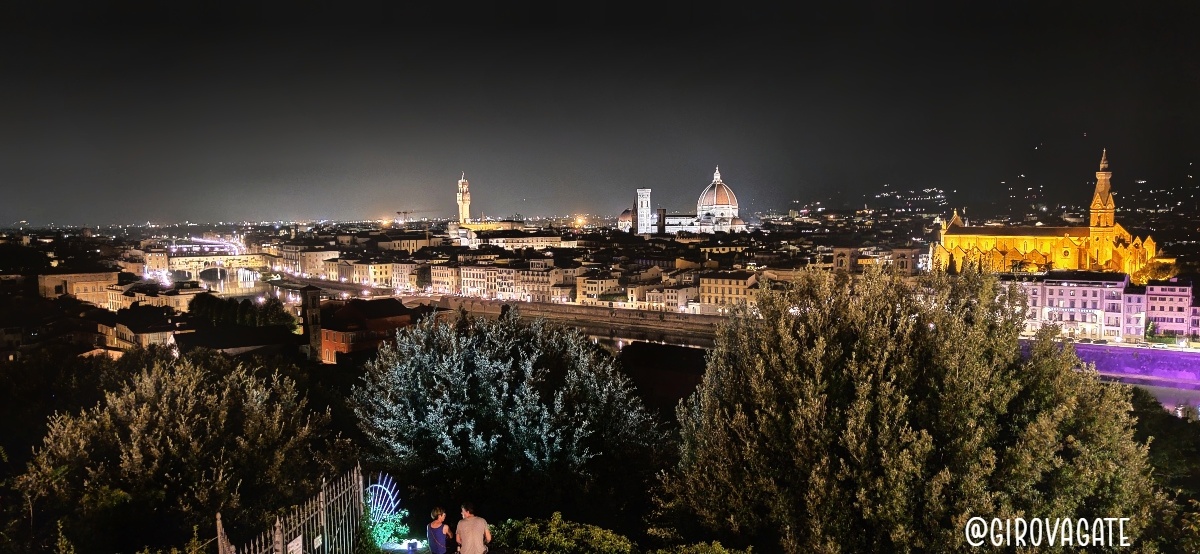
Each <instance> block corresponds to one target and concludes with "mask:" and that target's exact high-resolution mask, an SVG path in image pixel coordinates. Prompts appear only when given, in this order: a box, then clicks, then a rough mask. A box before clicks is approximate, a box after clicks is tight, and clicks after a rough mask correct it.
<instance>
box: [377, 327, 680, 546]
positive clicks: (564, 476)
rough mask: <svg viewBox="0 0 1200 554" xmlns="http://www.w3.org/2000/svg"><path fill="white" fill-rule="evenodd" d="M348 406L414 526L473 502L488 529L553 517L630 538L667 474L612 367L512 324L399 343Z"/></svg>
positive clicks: (579, 347) (660, 437)
mask: <svg viewBox="0 0 1200 554" xmlns="http://www.w3.org/2000/svg"><path fill="white" fill-rule="evenodd" d="M355 405H356V407H357V408H356V412H357V414H358V418H359V423H360V425H361V426H362V429H363V432H364V434H365V435H366V436H367V437H368V438H369V440H370V441H371V443H372V445H373V446H374V447H375V448H376V449H377V452H378V453H379V461H380V463H382V464H384V465H385V467H387V468H388V469H389V470H390V471H393V472H395V475H396V476H397V481H398V482H400V483H406V484H408V485H409V487H410V488H409V492H410V497H411V500H412V504H411V505H412V506H414V509H413V513H424V512H426V511H427V509H428V508H427V507H428V506H432V505H435V504H440V505H443V506H455V505H456V503H457V502H461V501H463V500H465V499H468V498H470V499H472V500H474V501H475V502H476V503H477V504H478V505H479V506H480V507H481V510H480V513H481V515H484V516H490V515H492V514H495V513H497V512H499V511H500V510H502V511H503V513H505V514H529V515H534V516H541V517H546V516H549V515H550V513H551V512H553V511H562V512H563V513H566V514H568V515H570V517H572V518H574V519H582V520H584V521H591V522H595V523H598V524H601V525H605V526H610V527H615V528H618V529H631V528H637V527H639V526H640V520H641V518H642V515H643V513H644V511H645V507H646V506H647V505H648V495H647V491H648V490H649V489H650V488H651V484H652V483H653V476H654V472H655V471H657V470H658V469H659V468H661V467H664V465H665V462H664V460H663V459H662V452H663V451H664V450H665V449H664V446H665V445H666V443H665V433H664V432H662V431H661V430H660V429H659V425H658V424H657V423H656V422H655V421H654V419H653V418H652V417H651V415H650V414H649V413H648V412H647V411H646V409H645V407H644V405H643V403H642V401H641V400H640V399H639V398H638V397H637V396H636V395H635V393H634V391H633V389H632V387H631V385H630V384H629V382H628V379H627V378H625V377H624V376H623V375H622V374H621V373H620V372H619V371H618V370H617V369H616V368H615V367H614V362H613V359H612V357H611V355H609V354H608V352H607V351H604V350H602V349H600V348H597V347H595V346H594V345H592V344H591V343H590V342H589V341H588V340H587V339H586V337H584V336H582V335H581V334H580V333H579V332H578V331H574V330H568V329H566V328H563V327H559V326H555V325H551V324H549V323H546V322H545V321H544V320H536V321H534V322H530V323H527V322H523V321H521V320H520V319H519V316H518V314H517V313H516V312H515V310H514V311H512V312H510V313H508V314H506V315H504V316H502V317H501V318H500V319H499V320H495V321H492V320H486V319H475V318H470V317H465V316H462V317H461V318H460V319H459V320H458V321H457V322H454V323H445V322H438V321H434V320H433V319H432V318H431V319H428V320H426V321H424V322H422V323H421V324H419V325H417V326H415V327H412V328H409V329H405V330H402V331H400V333H399V334H398V336H397V343H396V345H395V346H394V347H390V346H388V347H384V348H383V349H381V350H380V352H379V357H378V358H377V359H376V360H375V361H373V362H371V363H369V364H368V366H367V373H366V378H365V379H364V382H363V386H362V387H361V388H360V389H358V390H356V391H355ZM414 523H415V524H414V527H419V526H420V525H423V524H424V523H425V522H424V521H417V522H414Z"/></svg>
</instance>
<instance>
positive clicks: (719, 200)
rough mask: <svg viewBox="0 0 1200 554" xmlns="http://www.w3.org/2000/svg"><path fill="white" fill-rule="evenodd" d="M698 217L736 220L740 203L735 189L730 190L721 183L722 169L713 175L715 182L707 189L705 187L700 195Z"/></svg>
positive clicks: (697, 209)
mask: <svg viewBox="0 0 1200 554" xmlns="http://www.w3.org/2000/svg"><path fill="white" fill-rule="evenodd" d="M696 216H697V217H701V218H703V217H705V216H712V217H724V218H734V217H737V216H738V201H737V196H734V194H733V189H731V188H729V185H726V184H725V182H724V181H721V168H719V167H718V168H717V171H716V172H715V173H713V182H712V183H710V184H709V185H708V186H707V187H704V192H701V193H700V199H699V200H697V201H696Z"/></svg>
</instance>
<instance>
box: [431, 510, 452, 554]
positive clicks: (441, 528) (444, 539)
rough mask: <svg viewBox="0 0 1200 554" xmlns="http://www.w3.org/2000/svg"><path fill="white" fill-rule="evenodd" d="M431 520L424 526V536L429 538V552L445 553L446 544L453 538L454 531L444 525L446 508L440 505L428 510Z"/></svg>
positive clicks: (435, 553) (432, 553) (433, 553)
mask: <svg viewBox="0 0 1200 554" xmlns="http://www.w3.org/2000/svg"><path fill="white" fill-rule="evenodd" d="M429 517H431V518H433V521H432V522H430V524H429V525H426V526H425V537H426V538H427V539H429V552H430V554H446V545H447V544H450V540H451V539H453V538H454V532H453V531H451V530H450V526H449V525H446V510H443V509H442V508H441V507H440V506H439V507H436V508H434V509H433V511H432V512H430V514H429Z"/></svg>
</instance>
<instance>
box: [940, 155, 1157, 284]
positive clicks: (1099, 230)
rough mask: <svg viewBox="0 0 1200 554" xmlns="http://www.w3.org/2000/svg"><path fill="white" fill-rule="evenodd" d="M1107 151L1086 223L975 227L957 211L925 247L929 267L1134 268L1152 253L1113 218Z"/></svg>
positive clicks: (1153, 247)
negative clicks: (964, 220)
mask: <svg viewBox="0 0 1200 554" xmlns="http://www.w3.org/2000/svg"><path fill="white" fill-rule="evenodd" d="M1111 179H1112V172H1111V171H1109V170H1108V152H1107V151H1105V152H1104V153H1103V154H1101V156H1100V171H1097V172H1096V190H1095V192H1094V193H1093V194H1092V203H1091V206H1090V208H1089V215H1090V217H1089V219H1090V221H1089V224H1088V226H1086V227H1084V226H1076V227H1041V226H1038V227H991V226H985V227H975V226H967V225H964V224H963V221H962V219H961V218H959V216H958V212H957V210H956V211H955V212H954V215H953V217H951V219H950V222H949V223H947V224H944V225H941V227H940V228H939V229H938V240H937V242H935V243H934V244H932V245H931V246H930V257H931V259H932V260H933V263H934V267H941V268H944V269H950V268H951V267H953V269H955V270H961V269H962V264H963V263H964V262H970V263H972V264H979V266H980V267H981V268H982V269H984V270H985V271H997V272H1007V271H1045V270H1049V269H1085V270H1092V271H1115V272H1121V273H1135V272H1137V271H1138V270H1139V269H1141V268H1142V267H1143V266H1145V265H1146V264H1148V263H1150V261H1151V260H1153V259H1154V258H1155V256H1156V255H1157V252H1156V245H1155V243H1154V239H1152V238H1150V237H1149V236H1147V237H1145V238H1141V237H1134V236H1132V235H1131V234H1130V233H1129V231H1126V230H1125V228H1124V227H1122V226H1121V225H1120V224H1119V223H1117V222H1116V221H1115V220H1114V213H1115V211H1116V205H1115V204H1114V202H1113V195H1112V183H1111Z"/></svg>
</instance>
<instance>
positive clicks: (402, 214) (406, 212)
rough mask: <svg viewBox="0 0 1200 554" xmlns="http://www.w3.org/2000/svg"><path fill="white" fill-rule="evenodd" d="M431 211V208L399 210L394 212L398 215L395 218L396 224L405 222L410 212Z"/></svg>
mask: <svg viewBox="0 0 1200 554" xmlns="http://www.w3.org/2000/svg"><path fill="white" fill-rule="evenodd" d="M431 211H432V210H400V211H398V212H396V215H398V216H400V217H399V218H398V219H396V224H397V225H404V224H407V223H408V219H409V218H408V216H410V215H412V214H424V213H429V212H431Z"/></svg>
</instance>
